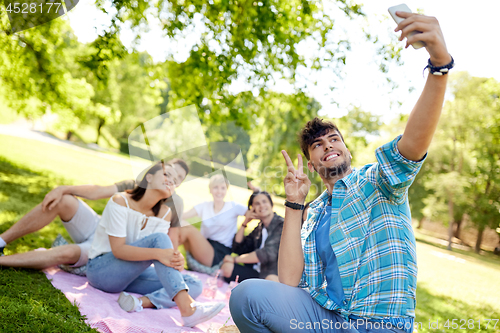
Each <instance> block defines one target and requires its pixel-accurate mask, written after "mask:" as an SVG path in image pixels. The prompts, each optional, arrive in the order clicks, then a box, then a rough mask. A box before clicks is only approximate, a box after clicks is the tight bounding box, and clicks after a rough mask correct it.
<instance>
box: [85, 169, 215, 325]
mask: <svg viewBox="0 0 500 333" xmlns="http://www.w3.org/2000/svg"><path fill="white" fill-rule="evenodd" d="M171 192H172V189H171V188H170V187H169V186H168V184H167V178H166V177H165V175H164V170H163V168H162V164H161V163H156V164H154V165H153V166H152V167H151V168H150V169H149V170H147V172H145V175H144V176H143V177H142V180H141V182H140V183H139V185H138V186H137V187H136V188H134V190H132V191H130V192H124V193H117V194H115V195H114V196H113V197H112V198H111V199H110V200H109V202H108V204H107V205H106V208H105V209H104V212H103V215H102V217H101V219H100V221H99V225H98V227H97V229H96V232H95V237H94V241H93V243H92V247H91V249H90V251H89V261H88V264H87V278H88V280H89V283H90V284H91V285H92V286H93V287H95V288H98V289H100V290H103V291H106V292H112V293H115V292H119V291H130V292H134V293H139V294H143V295H144V296H142V297H141V298H139V299H138V298H136V297H134V296H132V295H130V294H128V293H125V292H122V293H121V294H120V297H119V298H118V303H119V305H120V307H121V308H122V309H124V310H125V311H129V312H131V311H140V310H142V308H143V307H145V308H158V309H161V308H164V307H172V306H175V305H177V306H178V307H179V310H180V312H181V316H182V320H183V323H184V326H189V327H193V326H195V325H197V324H199V323H201V322H204V321H206V320H208V319H210V318H212V317H213V316H215V315H216V314H217V313H219V312H220V311H221V310H222V308H223V307H224V303H205V304H200V303H196V302H194V300H193V297H196V296H198V295H199V293H200V292H201V283H200V281H199V280H197V279H193V278H189V277H188V276H187V275H185V276H183V275H182V274H181V273H180V272H179V271H180V270H182V269H183V266H184V258H183V257H182V255H181V254H180V253H179V252H178V251H174V250H173V246H172V242H171V241H170V238H169V237H168V236H167V234H166V233H165V232H166V230H168V227H169V226H170V222H169V218H170V216H171V212H170V208H168V207H166V206H165V205H163V201H164V200H165V199H166V198H167V197H169V196H170V195H171ZM158 216H162V217H161V218H160V217H158ZM158 231H160V232H158ZM151 264H154V267H151ZM190 288H191V292H192V296H193V297H192V296H191V295H190V294H188V291H189V290H190Z"/></svg>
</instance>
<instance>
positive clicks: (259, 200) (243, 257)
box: [221, 192, 284, 282]
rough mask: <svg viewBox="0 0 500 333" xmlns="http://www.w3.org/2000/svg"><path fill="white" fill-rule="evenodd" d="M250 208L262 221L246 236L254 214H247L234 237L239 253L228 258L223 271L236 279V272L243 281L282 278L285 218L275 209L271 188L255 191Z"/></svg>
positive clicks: (231, 279)
mask: <svg viewBox="0 0 500 333" xmlns="http://www.w3.org/2000/svg"><path fill="white" fill-rule="evenodd" d="M248 208H249V209H251V210H252V211H253V212H254V213H255V216H257V218H258V219H260V222H259V224H258V225H257V227H256V228H255V229H254V230H253V231H252V232H251V233H250V234H249V235H247V236H245V228H246V226H247V224H248V222H250V221H251V220H252V218H253V216H249V217H247V218H245V221H244V222H243V224H242V225H241V227H240V229H239V230H238V232H237V233H236V236H234V241H233V249H232V250H233V252H235V253H237V254H238V255H239V256H237V257H231V256H230V255H228V256H226V257H225V258H224V263H223V264H222V266H221V270H222V274H223V275H224V278H225V280H226V281H227V282H229V281H234V280H235V278H236V276H239V281H243V280H246V279H250V278H261V279H267V280H272V281H277V282H279V281H278V252H279V246H280V240H281V233H282V231H283V222H284V219H283V217H281V216H279V215H278V214H276V213H275V212H273V201H272V199H271V196H270V195H269V193H267V192H254V193H253V194H252V195H251V196H250V199H249V200H248ZM239 263H243V264H245V265H243V266H241V265H238V264H239Z"/></svg>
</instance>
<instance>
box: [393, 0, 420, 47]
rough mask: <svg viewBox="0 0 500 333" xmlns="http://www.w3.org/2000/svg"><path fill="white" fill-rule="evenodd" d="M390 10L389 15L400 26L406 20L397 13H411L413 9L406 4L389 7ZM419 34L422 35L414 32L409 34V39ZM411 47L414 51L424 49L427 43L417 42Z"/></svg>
mask: <svg viewBox="0 0 500 333" xmlns="http://www.w3.org/2000/svg"><path fill="white" fill-rule="evenodd" d="M388 10H389V14H391V16H392V18H393V19H394V21H396V23H397V24H399V23H400V22H401V21H403V20H404V18H402V17H399V16H397V15H396V12H398V11H399V12H408V13H411V9H410V8H409V7H408V6H407V5H406V4H404V3H402V4H400V5H397V6H392V7H389V9H388ZM419 33H420V31H412V32H410V33H409V34H408V37H410V36H413V35H416V34H419ZM411 46H413V48H414V49H419V48H422V47H424V46H425V43H424V42H415V43H413V44H411Z"/></svg>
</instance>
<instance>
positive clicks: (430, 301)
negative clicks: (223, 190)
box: [0, 135, 500, 333]
mask: <svg viewBox="0 0 500 333" xmlns="http://www.w3.org/2000/svg"><path fill="white" fill-rule="evenodd" d="M0 146H2V147H8V148H7V150H6V149H2V150H1V151H0V233H1V232H2V231H4V230H6V229H7V228H8V227H10V226H11V225H12V224H13V223H15V222H16V221H17V220H18V219H19V218H20V217H21V216H22V215H24V214H25V213H27V212H28V211H29V210H30V209H31V208H33V207H34V206H35V205H36V204H38V203H39V202H41V201H42V200H43V197H44V196H45V194H46V193H47V192H48V191H49V190H50V189H51V188H53V187H54V186H57V185H60V184H68V183H69V184H84V183H101V184H110V183H113V182H115V181H119V180H122V179H127V178H130V177H131V176H130V171H129V166H128V164H127V163H128V161H127V159H123V158H121V157H120V156H117V155H111V156H113V159H105V158H103V156H104V155H100V154H97V155H96V154H93V153H88V152H83V151H75V150H72V149H68V148H65V147H59V146H54V145H50V144H46V143H41V142H37V141H33V140H27V139H19V138H12V137H9V136H2V135H0ZM177 192H178V193H179V194H180V195H181V196H182V197H183V198H184V202H185V206H186V209H189V208H190V207H192V206H193V205H194V204H197V203H199V202H201V201H205V200H210V194H209V192H208V181H207V180H204V179H199V180H197V181H195V182H186V183H185V184H183V185H182V186H181V187H180V188H179V189H178V190H177ZM229 195H230V198H228V200H236V201H238V202H241V203H246V200H247V199H248V196H249V192H248V191H246V190H243V189H241V188H237V187H231V188H230V193H229ZM276 201H277V205H276V206H275V208H276V211H277V212H278V213H279V214H283V207H282V205H281V204H280V203H281V202H282V200H279V199H278V200H276ZM87 202H88V203H89V204H90V205H91V206H92V208H94V209H95V210H96V211H97V212H98V213H100V212H102V210H103V208H104V206H105V203H106V200H100V201H95V202H91V201H87ZM196 226H199V225H196ZM58 233H61V234H63V235H64V236H65V237H67V234H66V232H65V230H64V227H63V226H62V225H61V224H60V223H52V224H51V225H50V226H48V227H46V228H44V229H43V230H41V231H39V232H37V233H34V234H32V235H29V236H26V237H23V238H22V239H19V240H17V241H15V242H13V243H11V244H9V246H8V247H7V249H6V253H7V254H10V253H17V252H24V251H28V250H32V249H35V248H38V247H50V244H51V242H52V240H53V239H54V238H55V236H56V235H57V234H58ZM417 237H418V239H419V241H418V243H417V254H418V265H419V273H418V288H417V309H416V315H417V318H416V322H417V323H418V322H421V323H422V327H421V328H419V330H418V331H419V332H433V333H434V332H463V331H464V330H460V329H456V330H453V329H447V328H445V327H444V324H445V322H446V320H448V319H450V321H451V320H452V319H458V321H456V322H458V323H460V319H464V320H467V319H473V320H474V321H475V326H474V329H467V331H468V332H478V331H479V329H478V322H477V321H478V320H481V321H482V326H481V328H482V330H481V331H485V332H500V323H498V324H497V327H496V328H495V329H493V328H492V327H491V325H490V328H489V329H488V330H484V320H485V319H493V318H495V319H499V318H500V283H499V278H500V258H499V257H497V256H493V255H477V254H475V253H470V252H465V251H458V250H454V251H453V252H449V251H446V250H445V249H443V247H441V246H436V245H434V244H433V243H432V239H431V238H426V237H424V236H421V235H419V234H417ZM83 320H84V318H83V317H81V316H80V315H79V313H78V311H77V308H76V307H75V306H74V305H72V304H70V302H69V301H68V300H67V299H66V298H65V297H64V295H63V294H62V293H61V292H60V291H58V290H56V289H54V288H53V287H52V285H51V284H50V282H49V281H48V280H47V278H46V277H45V275H44V274H43V273H41V272H38V271H33V270H23V269H11V268H4V269H0V332H23V331H30V332H35V331H36V332H38V331H41V332H44V331H46V332H66V331H69V332H72V331H86V330H90V329H89V327H88V326H86V325H85V324H84V322H83ZM436 321H438V322H439V329H432V328H429V322H436ZM465 327H467V325H465Z"/></svg>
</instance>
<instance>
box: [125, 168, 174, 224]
mask: <svg viewBox="0 0 500 333" xmlns="http://www.w3.org/2000/svg"><path fill="white" fill-rule="evenodd" d="M162 169H163V162H158V163H156V164H154V165H153V166H152V167H151V168H150V169H149V170H148V172H146V173H145V174H144V177H142V180H141V182H140V183H139V184H135V187H134V189H133V190H129V191H127V192H128V193H129V194H130V197H131V198H132V199H133V200H134V201H139V200H141V199H142V197H143V196H144V193H146V188H147V187H148V181H147V179H146V176H147V175H149V174H152V175H154V174H155V173H156V172H157V171H158V170H162ZM165 200H167V199H161V200H160V201H158V202H157V203H156V205H154V206H153V208H152V209H151V210H152V211H153V213H154V214H155V216H158V213H159V212H160V208H161V205H162V204H163V203H164V202H165Z"/></svg>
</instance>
